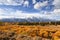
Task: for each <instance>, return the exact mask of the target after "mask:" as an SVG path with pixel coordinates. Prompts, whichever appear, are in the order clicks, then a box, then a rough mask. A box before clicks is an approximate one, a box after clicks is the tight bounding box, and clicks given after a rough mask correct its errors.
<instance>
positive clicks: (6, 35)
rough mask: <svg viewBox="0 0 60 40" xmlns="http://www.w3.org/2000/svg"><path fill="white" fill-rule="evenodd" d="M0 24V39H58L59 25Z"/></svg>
mask: <svg viewBox="0 0 60 40" xmlns="http://www.w3.org/2000/svg"><path fill="white" fill-rule="evenodd" d="M7 24H8V23H6V24H5V25H0V40H60V25H57V26H56V25H45V26H41V25H10V24H9V25H7Z"/></svg>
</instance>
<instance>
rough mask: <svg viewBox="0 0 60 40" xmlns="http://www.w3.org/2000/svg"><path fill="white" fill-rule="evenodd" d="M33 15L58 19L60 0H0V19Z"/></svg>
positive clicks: (59, 16) (59, 17)
mask: <svg viewBox="0 0 60 40" xmlns="http://www.w3.org/2000/svg"><path fill="white" fill-rule="evenodd" d="M33 16H34V17H42V18H49V19H56V20H60V0H0V19H1V18H28V17H33Z"/></svg>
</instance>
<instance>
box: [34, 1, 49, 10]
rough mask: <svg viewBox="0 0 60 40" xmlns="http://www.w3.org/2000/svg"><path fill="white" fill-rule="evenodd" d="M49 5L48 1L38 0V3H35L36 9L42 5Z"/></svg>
mask: <svg viewBox="0 0 60 40" xmlns="http://www.w3.org/2000/svg"><path fill="white" fill-rule="evenodd" d="M47 5H48V1H44V2H37V3H36V4H35V5H34V8H35V9H40V8H41V7H44V6H47Z"/></svg>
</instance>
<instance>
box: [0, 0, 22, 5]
mask: <svg viewBox="0 0 60 40" xmlns="http://www.w3.org/2000/svg"><path fill="white" fill-rule="evenodd" d="M22 4H23V0H0V5H22Z"/></svg>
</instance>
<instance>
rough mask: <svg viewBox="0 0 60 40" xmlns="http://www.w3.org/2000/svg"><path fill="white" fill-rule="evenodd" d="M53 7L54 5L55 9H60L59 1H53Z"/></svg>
mask: <svg viewBox="0 0 60 40" xmlns="http://www.w3.org/2000/svg"><path fill="white" fill-rule="evenodd" d="M53 5H55V8H56V9H60V0H54V2H53Z"/></svg>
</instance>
